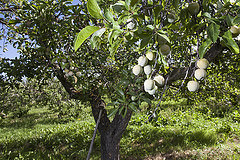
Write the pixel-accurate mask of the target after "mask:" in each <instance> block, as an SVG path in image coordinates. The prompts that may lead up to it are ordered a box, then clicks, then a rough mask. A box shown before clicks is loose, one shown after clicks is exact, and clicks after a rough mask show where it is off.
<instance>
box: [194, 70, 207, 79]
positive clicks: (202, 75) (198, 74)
mask: <svg viewBox="0 0 240 160" xmlns="http://www.w3.org/2000/svg"><path fill="white" fill-rule="evenodd" d="M194 76H195V78H196V79H197V80H201V79H203V78H205V77H206V76H207V72H206V71H205V70H204V69H197V70H196V71H195V73H194Z"/></svg>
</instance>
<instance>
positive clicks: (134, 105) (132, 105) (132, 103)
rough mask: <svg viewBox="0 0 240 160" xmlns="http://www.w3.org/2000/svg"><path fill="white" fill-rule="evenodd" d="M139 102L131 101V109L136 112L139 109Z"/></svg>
mask: <svg viewBox="0 0 240 160" xmlns="http://www.w3.org/2000/svg"><path fill="white" fill-rule="evenodd" d="M136 106H137V103H136V102H131V103H130V104H129V108H130V109H131V110H133V111H134V112H137V111H138V109H137V107H136Z"/></svg>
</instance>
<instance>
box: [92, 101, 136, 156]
mask: <svg viewBox="0 0 240 160" xmlns="http://www.w3.org/2000/svg"><path fill="white" fill-rule="evenodd" d="M91 106H92V113H93V116H94V119H95V121H96V122H97V119H98V114H99V112H100V110H101V109H102V110H103V112H102V115H101V119H100V123H99V126H98V131H99V133H100V135H101V159H102V160H119V157H120V154H119V144H120V140H121V138H122V135H123V133H124V131H125V130H126V128H127V125H128V122H129V120H130V119H131V116H132V111H131V110H128V111H127V114H126V116H125V117H123V116H122V115H120V114H118V113H117V114H116V115H115V117H114V119H113V121H112V122H110V120H109V119H108V117H107V112H106V110H105V109H104V107H105V103H104V101H103V100H102V99H101V98H100V97H99V96H94V97H92V101H91Z"/></svg>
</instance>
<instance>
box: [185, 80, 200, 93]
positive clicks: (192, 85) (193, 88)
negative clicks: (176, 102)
mask: <svg viewBox="0 0 240 160" xmlns="http://www.w3.org/2000/svg"><path fill="white" fill-rule="evenodd" d="M187 88H188V90H189V91H190V92H195V91H197V90H198V89H199V83H198V82H197V81H189V82H188V83H187Z"/></svg>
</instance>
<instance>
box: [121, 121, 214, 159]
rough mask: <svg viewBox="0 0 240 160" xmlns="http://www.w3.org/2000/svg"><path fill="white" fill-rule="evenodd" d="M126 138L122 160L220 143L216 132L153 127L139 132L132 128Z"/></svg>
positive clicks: (122, 150)
mask: <svg viewBox="0 0 240 160" xmlns="http://www.w3.org/2000/svg"><path fill="white" fill-rule="evenodd" d="M124 137H125V139H124V140H123V142H122V143H121V144H122V148H121V152H122V154H121V159H128V160H141V159H144V158H145V157H148V156H149V155H156V154H159V153H161V154H169V153H171V152H173V151H176V150H179V149H180V150H188V149H193V148H201V147H204V146H212V145H214V144H216V143H217V142H218V138H217V134H216V133H215V132H209V131H206V130H195V131H192V132H184V131H181V130H173V129H162V128H159V127H158V128H157V127H152V126H149V127H147V126H145V127H143V128H139V130H137V131H136V130H132V128H130V129H128V131H127V132H126V133H125V135H124ZM123 153H124V154H123ZM170 159H171V158H170Z"/></svg>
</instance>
